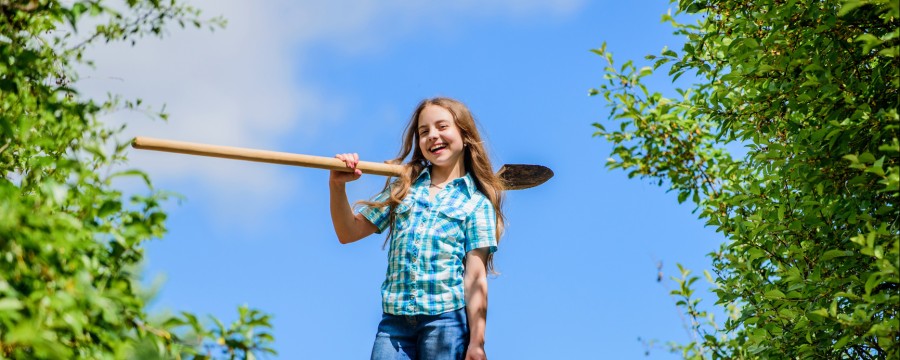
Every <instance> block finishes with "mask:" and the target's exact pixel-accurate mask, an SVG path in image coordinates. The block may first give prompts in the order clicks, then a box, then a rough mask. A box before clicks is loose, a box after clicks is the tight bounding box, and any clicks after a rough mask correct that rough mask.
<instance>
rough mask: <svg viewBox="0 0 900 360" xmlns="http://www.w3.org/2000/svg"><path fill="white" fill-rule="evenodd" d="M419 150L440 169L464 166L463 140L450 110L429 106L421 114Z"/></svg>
mask: <svg viewBox="0 0 900 360" xmlns="http://www.w3.org/2000/svg"><path fill="white" fill-rule="evenodd" d="M417 131H418V134H419V149H420V150H421V151H422V154H423V155H425V159H427V160H428V161H430V162H431V164H432V165H434V166H437V167H439V168H444V169H451V168H453V167H456V166H460V165H464V164H463V163H462V161H463V156H462V155H463V152H464V150H465V149H464V146H463V139H462V134H460V132H459V127H457V126H456V122H455V121H453V114H452V113H450V111H449V110H447V109H445V108H443V107H440V106H437V105H428V106H425V108H424V109H422V112H420V113H419V123H418V129H417Z"/></svg>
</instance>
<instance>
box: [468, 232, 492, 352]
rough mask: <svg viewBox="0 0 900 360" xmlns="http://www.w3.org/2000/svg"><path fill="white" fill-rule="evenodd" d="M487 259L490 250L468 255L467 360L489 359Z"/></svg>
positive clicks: (483, 249)
mask: <svg viewBox="0 0 900 360" xmlns="http://www.w3.org/2000/svg"><path fill="white" fill-rule="evenodd" d="M487 258H488V248H478V249H474V250H472V251H469V253H468V254H466V270H465V275H464V280H463V281H464V285H463V286H464V287H465V293H466V316H467V318H468V323H469V348H468V349H467V350H466V360H476V359H477V360H482V359H487V356H486V355H485V353H484V328H485V326H486V325H487V293H488V284H487Z"/></svg>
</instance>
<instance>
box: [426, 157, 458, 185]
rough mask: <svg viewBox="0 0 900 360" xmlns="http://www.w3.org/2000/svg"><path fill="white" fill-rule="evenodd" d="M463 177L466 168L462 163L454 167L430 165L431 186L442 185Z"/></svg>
mask: <svg viewBox="0 0 900 360" xmlns="http://www.w3.org/2000/svg"><path fill="white" fill-rule="evenodd" d="M465 175H466V167H465V164H463V162H462V161H460V162H459V163H457V164H456V166H447V167H438V166H437V165H431V183H432V184H444V183H447V182H450V181H452V180H453V179H456V178H460V177H463V176H465Z"/></svg>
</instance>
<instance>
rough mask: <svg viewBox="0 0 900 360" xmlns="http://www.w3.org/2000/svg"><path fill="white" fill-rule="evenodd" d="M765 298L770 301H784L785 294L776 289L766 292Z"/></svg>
mask: <svg viewBox="0 0 900 360" xmlns="http://www.w3.org/2000/svg"><path fill="white" fill-rule="evenodd" d="M765 297H767V298H769V299H784V293H783V292H781V291H779V290H777V289H775V290H769V291H766V294H765Z"/></svg>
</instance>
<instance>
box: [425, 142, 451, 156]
mask: <svg viewBox="0 0 900 360" xmlns="http://www.w3.org/2000/svg"><path fill="white" fill-rule="evenodd" d="M446 148H447V144H440V145H435V146H432V147H431V148H430V149H428V151H430V152H431V153H432V154H434V153H436V152H438V151H441V150H443V149H446Z"/></svg>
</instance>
